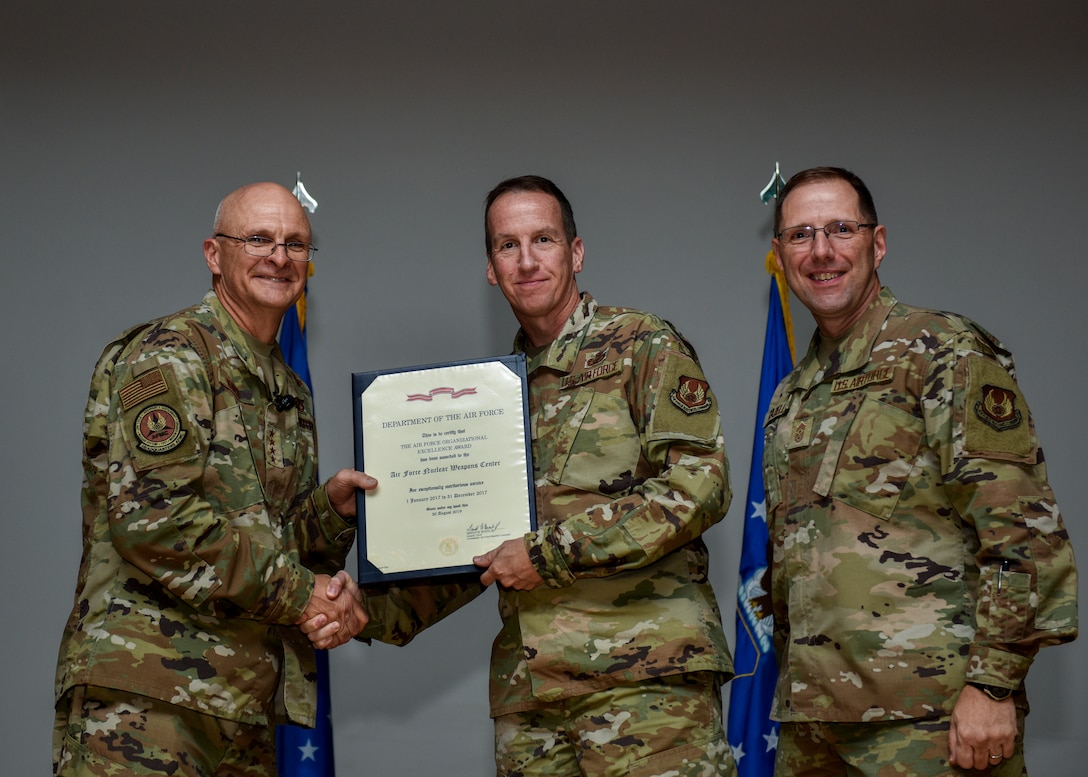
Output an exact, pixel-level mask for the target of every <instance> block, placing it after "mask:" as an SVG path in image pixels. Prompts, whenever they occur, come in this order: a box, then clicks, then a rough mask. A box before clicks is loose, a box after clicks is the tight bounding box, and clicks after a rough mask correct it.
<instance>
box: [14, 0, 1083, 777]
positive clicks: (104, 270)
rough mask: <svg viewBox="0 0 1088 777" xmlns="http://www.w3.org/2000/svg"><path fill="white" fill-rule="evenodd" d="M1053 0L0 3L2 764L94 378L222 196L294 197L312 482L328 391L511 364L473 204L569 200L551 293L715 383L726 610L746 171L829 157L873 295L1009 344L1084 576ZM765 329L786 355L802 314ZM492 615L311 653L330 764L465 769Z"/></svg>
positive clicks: (751, 348)
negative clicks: (304, 276)
mask: <svg viewBox="0 0 1088 777" xmlns="http://www.w3.org/2000/svg"><path fill="white" fill-rule="evenodd" d="M1085 8H1086V7H1085V5H1084V4H1083V3H1081V2H1073V0H1070V1H1069V2H1048V1H1046V0H1043V1H1042V2H1034V3H1031V4H1030V5H1025V4H998V3H949V2H933V1H926V2H913V3H867V2H827V3H806V2H796V1H794V0H775V2H759V1H758V0H753V1H752V2H745V3H740V2H724V0H720V1H719V2H672V3H666V2H648V1H646V0H628V1H627V2H616V1H615V0H593V2H587V1H585V0H583V1H582V2H574V1H573V0H556V1H555V2H551V3H531V2H524V0H478V1H477V2H473V3H445V2H438V0H402V2H397V3H388V2H376V1H375V0H360V2H355V3H346V2H345V3H334V2H324V3H308V4H304V3H286V2H281V1H278V0H277V1H274V2H263V3H245V2H231V3H222V2H218V3H213V2H190V3H185V4H182V3H147V2H104V3H75V2H69V3H57V2H43V1H42V0H37V1H36V2H30V1H28V0H7V2H6V3H5V6H4V11H3V12H2V14H3V18H2V20H0V21H2V25H3V29H4V31H5V35H4V38H5V42H4V45H3V47H0V79H2V84H3V91H2V106H3V109H2V111H0V133H2V135H0V147H2V148H3V154H4V170H3V173H4V177H3V180H4V184H3V186H2V187H0V202H2V207H0V214H2V216H0V218H2V219H3V236H4V240H6V246H5V250H4V259H5V262H4V263H5V267H6V269H7V277H8V280H7V281H6V283H5V284H4V292H5V293H4V295H3V305H2V306H0V316H2V319H0V326H2V331H3V332H4V337H3V339H2V341H0V342H2V345H0V349H2V354H3V364H4V371H5V373H4V375H5V377H4V380H3V402H2V408H3V410H2V411H0V412H2V413H3V419H4V431H5V432H6V438H7V440H8V442H7V444H6V445H4V446H3V448H2V450H0V473H2V474H0V488H2V493H3V505H4V508H3V510H4V524H5V533H6V541H5V542H4V543H3V546H2V549H0V553H2V565H0V570H2V572H0V574H2V575H3V590H4V597H3V602H4V603H3V613H4V619H3V620H4V622H5V623H7V624H8V627H9V628H10V629H11V632H10V634H9V637H8V638H7V639H5V640H4V641H3V647H2V648H0V651H2V652H0V657H2V665H3V666H4V667H5V670H6V681H7V683H8V686H9V693H8V694H7V696H6V699H7V703H6V704H5V705H4V709H5V713H4V714H5V719H4V725H3V726H2V727H0V731H2V732H3V733H2V737H3V740H2V750H0V752H3V754H4V761H5V763H6V766H5V768H4V772H5V773H6V774H12V775H31V774H42V773H44V772H45V771H46V770H47V769H48V766H47V764H48V761H49V737H50V728H51V723H52V713H51V705H52V678H53V669H54V661H55V656H56V649H57V643H58V640H59V637H60V631H61V628H62V626H63V623H64V619H65V617H66V616H67V613H68V609H69V607H70V604H71V596H72V590H73V584H74V580H75V575H76V569H77V565H78V561H79V536H80V532H79V521H80V519H79V482H80V476H81V472H80V459H79V449H80V425H81V414H82V410H83V406H84V402H85V398H86V391H87V379H88V377H89V374H90V370H91V368H92V366H93V364H94V361H95V358H96V357H97V355H98V353H99V351H100V349H101V347H102V345H103V344H104V343H105V342H106V340H107V339H108V338H109V337H111V336H112V335H114V334H115V333H117V332H119V331H120V330H121V329H122V328H124V327H126V326H128V325H129V324H132V323H135V322H138V321H142V320H145V319H146V318H149V317H152V316H154V315H158V314H162V313H165V312H168V311H172V310H175V309H178V308H180V307H183V306H185V305H188V304H191V303H192V302H194V301H196V300H197V299H198V298H199V297H200V296H201V294H202V293H203V292H204V290H205V289H206V288H207V287H208V285H209V277H208V272H207V269H206V267H205V265H204V261H203V257H202V255H201V251H200V244H201V240H202V239H203V238H204V237H206V236H207V235H208V234H209V232H210V226H211V220H212V214H213V211H214V208H215V205H216V203H217V202H218V200H219V198H220V197H221V196H222V195H224V194H225V193H226V192H228V191H229V190H231V189H233V188H234V187H236V186H238V185H240V184H243V183H248V182H252V181H256V180H266V179H272V180H276V181H279V182H282V183H284V184H287V185H288V186H290V185H291V184H292V183H293V181H294V175H295V173H296V171H301V172H302V174H303V178H304V181H305V182H306V184H307V186H308V188H309V189H310V191H311V193H312V194H313V195H314V196H315V197H316V198H317V200H318V201H319V202H320V207H319V209H318V211H317V213H316V215H315V216H314V217H313V223H314V227H315V233H316V242H317V244H318V245H319V246H320V253H319V254H318V259H317V263H316V268H317V273H316V275H315V277H314V278H313V279H312V282H311V286H310V288H311V296H310V300H311V308H310V310H311V317H310V326H309V343H310V360H311V367H312V370H313V376H314V384H315V393H316V400H317V408H318V417H319V419H320V421H319V430H320V435H321V443H322V444H321V455H322V461H323V465H322V466H323V470H324V472H325V473H326V474H328V473H330V472H331V471H332V470H334V469H335V468H338V467H340V466H346V465H349V464H350V462H351V451H352V442H351V423H352V422H351V411H350V379H349V376H350V373H351V372H352V371H360V370H365V369H376V368H385V367H395V366H407V365H412V364H421V363H427V362H433V361H437V360H445V359H457V358H470V357H477V356H485V355H494V354H499V353H506V352H507V351H508V349H509V345H510V339H511V337H512V335H513V332H514V329H515V322H514V320H513V318H512V316H511V315H510V313H509V312H508V309H507V307H506V305H505V303H504V302H503V300H502V298H501V295H500V294H499V292H498V291H497V290H495V289H493V288H491V287H489V286H488V285H487V284H486V282H485V279H484V255H483V250H482V240H483V238H482V227H481V216H482V214H481V206H482V199H483V197H484V195H485V193H486V192H487V190H488V189H489V188H490V187H491V186H492V185H493V184H494V183H496V182H497V181H498V180H500V179H502V178H504V177H506V176H509V175H515V174H520V173H525V172H534V173H540V174H543V175H547V176H549V177H552V178H553V179H555V180H556V181H557V182H558V183H559V184H560V186H561V187H563V188H564V189H565V190H566V192H567V194H568V195H569V196H570V198H571V200H572V201H573V203H574V207H575V212H576V216H577V218H578V224H579V226H580V232H581V235H582V236H583V238H584V239H585V243H586V246H587V252H586V269H585V271H584V272H583V273H582V275H581V285H582V287H583V288H585V289H588V290H590V291H592V292H593V293H594V294H595V295H596V296H597V297H598V299H600V300H601V301H602V303H606V304H608V303H614V304H625V305H632V306H639V307H645V308H648V309H651V310H653V311H655V312H657V313H659V314H661V315H663V316H665V317H667V318H669V319H670V320H672V321H673V322H674V323H675V324H676V325H677V326H678V327H679V328H680V329H681V330H682V331H683V332H684V333H685V334H686V335H687V336H688V337H689V338H690V339H691V340H692V341H693V342H694V343H695V345H696V346H697V347H698V349H699V352H700V354H701V357H702V360H703V362H704V364H705V367H706V371H707V374H708V376H709V378H710V380H711V382H712V384H713V385H714V387H715V389H716V391H717V394H718V397H719V399H720V402H721V406H722V411H723V419H724V423H725V433H726V441H727V444H728V446H729V450H730V453H731V461H732V465H733V485H734V489H735V490H736V491H737V492H739V493H740V494H741V496H739V497H737V498H736V499H734V503H733V507H732V508H731V509H730V511H729V513H728V516H727V517H726V519H725V521H724V522H723V523H722V524H720V525H719V526H718V527H716V528H715V529H714V530H713V531H712V532H711V533H710V535H709V536H708V540H709V542H710V544H711V546H712V551H713V553H714V562H713V563H714V566H713V575H714V579H715V583H716V586H717V590H718V595H719V599H720V601H721V603H722V606H723V609H725V610H726V611H727V615H729V614H730V613H731V611H732V609H733V606H734V605H733V601H734V595H735V590H736V585H735V580H736V574H737V560H738V550H739V543H740V536H741V533H740V532H741V530H740V527H741V522H742V513H743V507H744V505H743V502H744V498H743V493H744V489H745V485H746V482H747V476H748V465H749V459H750V453H749V452H750V448H751V442H752V434H753V429H754V425H755V418H754V406H755V392H756V385H757V381H758V370H759V361H760V354H761V349H762V338H763V328H764V322H765V316H766V305H767V276H766V274H765V272H764V256H765V254H766V251H767V249H768V246H769V232H770V220H771V209H770V208H769V207H767V206H764V205H762V204H761V203H760V201H759V199H758V196H757V195H758V192H759V191H760V189H761V188H762V187H763V186H764V184H765V183H766V182H767V181H768V179H769V177H770V174H771V172H772V170H773V168H774V163H775V162H776V161H778V162H781V164H782V167H783V172H784V173H785V174H786V175H787V176H788V175H789V174H790V173H792V172H795V171H796V170H798V169H800V168H802V167H807V166H811V165H815V164H837V165H843V166H847V167H850V168H852V169H854V170H855V171H857V172H858V173H859V174H861V175H862V176H863V177H864V178H865V179H866V180H867V182H868V183H869V184H870V186H871V188H872V189H873V192H874V194H875V197H876V200H877V205H878V207H879V212H880V216H881V220H882V221H883V222H884V223H885V224H886V225H887V226H888V247H889V251H888V256H887V258H886V260H885V262H884V265H883V268H882V277H883V280H884V281H885V283H888V284H889V285H891V286H892V288H893V289H894V290H895V291H896V292H897V294H898V295H899V296H900V297H901V298H902V299H904V300H905V301H909V302H914V303H917V304H924V305H928V306H932V307H937V308H947V309H955V310H958V311H960V312H963V313H965V314H968V315H970V316H973V317H975V318H977V319H978V320H979V321H980V322H981V323H982V324H983V325H984V326H987V327H988V328H989V329H991V330H992V331H994V332H995V333H996V334H997V335H998V336H999V337H1001V338H1002V339H1004V340H1005V342H1006V343H1007V344H1008V345H1009V346H1010V347H1011V348H1012V349H1013V350H1014V351H1015V353H1016V354H1017V357H1018V367H1019V370H1020V378H1021V383H1022V386H1023V389H1024V390H1025V392H1026V393H1027V396H1028V398H1029V399H1030V401H1031V406H1032V409H1033V410H1034V413H1035V418H1036V421H1037V425H1038V429H1039V432H1040V434H1041V436H1042V439H1043V442H1044V445H1045V447H1046V452H1047V455H1048V460H1049V462H1050V475H1051V480H1052V483H1053V485H1054V487H1055V490H1056V492H1057V495H1058V498H1059V500H1060V501H1061V503H1062V504H1063V506H1064V508H1065V515H1066V521H1067V524H1068V526H1069V529H1070V531H1071V533H1072V534H1073V535H1074V539H1075V540H1076V541H1077V542H1078V543H1079V545H1080V549H1081V551H1082V556H1083V555H1084V547H1085V544H1086V543H1088V531H1086V523H1085V518H1084V510H1083V501H1084V500H1083V498H1082V496H1081V493H1080V492H1078V491H1077V479H1078V478H1079V477H1083V474H1082V471H1081V470H1082V464H1083V455H1082V453H1081V451H1082V449H1083V445H1084V440H1085V439H1088V423H1086V421H1085V418H1086V413H1085V410H1084V391H1085V387H1086V381H1085V377H1086V374H1085V367H1084V361H1083V359H1084V336H1085V333H1086V316H1085V311H1084V307H1083V306H1082V304H1081V299H1082V295H1083V289H1084V286H1085V280H1086V271H1085V266H1084V259H1083V253H1084V241H1083V240H1082V239H1081V234H1082V229H1083V227H1082V225H1081V223H1080V222H1081V220H1082V219H1083V217H1084V211H1085V205H1086V204H1088V203H1086V199H1085V196H1084V189H1083V181H1084V179H1085V177H1086V174H1088V154H1086V153H1085V150H1084V148H1083V141H1084V138H1085V135H1086V130H1088V107H1086V100H1085V81H1086V79H1085V76H1086V74H1088V47H1086V46H1085V45H1084V40H1083V34H1084V31H1085V30H1086V29H1088V11H1086V10H1085ZM794 312H795V314H796V319H797V320H796V336H797V340H798V344H799V346H800V347H803V346H804V343H805V342H807V339H808V336H809V333H810V332H811V327H812V323H811V319H809V318H808V317H807V315H802V313H803V310H801V309H800V306H799V305H798V304H796V303H795V304H794ZM1082 592H1083V586H1082ZM729 620H730V622H731V617H730V618H729ZM497 628H498V616H497V614H496V611H495V597H494V592H493V591H492V592H489V593H488V595H486V596H484V597H483V598H482V599H480V600H478V601H476V602H474V603H473V604H472V605H471V606H469V607H468V608H467V609H466V610H465V611H463V612H461V613H459V614H458V615H456V616H454V617H453V618H451V619H450V620H448V621H446V622H444V623H442V624H440V625H439V626H437V627H435V628H434V629H433V630H431V631H430V632H428V633H425V634H423V635H422V636H420V637H419V638H418V639H417V640H416V641H415V642H414V643H412V644H411V645H409V646H408V647H406V648H392V647H387V646H381V645H379V646H374V647H369V648H368V647H366V646H364V645H361V644H351V645H348V646H345V647H342V648H340V649H338V650H337V651H335V652H334V653H333V656H332V677H333V720H334V731H335V734H336V762H337V765H338V768H339V774H340V775H341V777H346V776H347V775H355V774H365V775H379V774H404V775H432V774H442V775H450V776H451V777H454V776H459V775H465V776H466V777H467V776H469V775H472V776H474V777H479V776H480V775H486V774H488V773H489V772H491V769H492V767H491V755H490V753H491V726H490V721H489V720H488V717H487V700H486V672H487V661H488V652H489V646H490V641H491V639H492V637H493V636H494V634H495V633H496V631H497ZM1086 664H1088V642H1086V641H1085V640H1082V641H1081V642H1079V643H1074V644H1073V645H1071V646H1064V647H1061V648H1056V649H1051V650H1047V651H1045V652H1044V653H1043V654H1042V660H1041V661H1039V662H1037V666H1036V667H1035V668H1034V669H1033V670H1032V673H1031V677H1030V686H1031V689H1032V698H1033V700H1034V702H1035V710H1034V712H1033V713H1032V715H1031V717H1030V719H1029V740H1030V742H1029V759H1030V762H1031V763H1032V764H1033V766H1034V769H1033V771H1034V773H1035V774H1036V775H1057V774H1071V773H1082V770H1083V756H1082V754H1081V751H1082V750H1083V746H1084V743H1083V739H1084V737H1085V735H1086V734H1088V726H1086V724H1085V717H1084V712H1083V702H1081V701H1080V700H1082V699H1083V698H1085V697H1086V696H1088V670H1086V669H1085V666H1086ZM1078 740H1080V741H1078Z"/></svg>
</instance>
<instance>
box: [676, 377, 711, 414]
mask: <svg viewBox="0 0 1088 777" xmlns="http://www.w3.org/2000/svg"><path fill="white" fill-rule="evenodd" d="M709 388H710V384H709V383H707V382H706V381H705V380H702V379H700V378H692V377H690V376H688V375H681V376H680V377H679V379H678V380H677V383H676V387H675V388H674V389H672V391H670V392H669V399H670V400H672V403H673V404H674V405H676V406H677V407H678V408H680V409H681V410H683V411H684V412H685V413H687V414H688V415H692V414H694V413H705V412H706V411H707V410H709V409H710V406H711V405H712V404H713V403H712V402H711V400H710V392H709V390H708V389H709Z"/></svg>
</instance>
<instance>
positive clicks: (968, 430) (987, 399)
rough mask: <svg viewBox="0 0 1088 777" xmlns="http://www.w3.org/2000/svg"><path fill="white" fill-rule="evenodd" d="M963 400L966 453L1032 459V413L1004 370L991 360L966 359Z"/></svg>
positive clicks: (1033, 449)
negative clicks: (964, 399) (964, 405)
mask: <svg viewBox="0 0 1088 777" xmlns="http://www.w3.org/2000/svg"><path fill="white" fill-rule="evenodd" d="M965 397H966V401H965V404H966V407H965V408H964V409H963V415H964V419H963V424H964V434H963V444H964V448H965V450H966V451H967V452H968V453H979V454H982V455H987V454H989V455H994V454H997V455H998V456H999V457H1000V458H1006V457H1015V458H1017V459H1022V460H1025V461H1029V460H1032V459H1033V458H1034V456H1035V448H1036V443H1035V436H1034V433H1033V431H1032V428H1031V422H1030V418H1031V413H1030V411H1029V410H1028V407H1027V402H1025V401H1024V397H1023V395H1021V394H1020V390H1019V388H1018V387H1017V385H1016V382H1015V381H1014V380H1013V379H1012V376H1011V375H1009V373H1008V372H1006V371H1005V369H1003V368H1002V367H1001V366H1000V365H999V364H997V363H996V362H994V361H992V360H990V359H984V358H981V357H971V358H969V360H968V363H967V386H966V394H965Z"/></svg>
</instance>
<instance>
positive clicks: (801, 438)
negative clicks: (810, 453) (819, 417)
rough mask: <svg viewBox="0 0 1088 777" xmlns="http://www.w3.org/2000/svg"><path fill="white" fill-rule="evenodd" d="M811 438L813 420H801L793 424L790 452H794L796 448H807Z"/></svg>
mask: <svg viewBox="0 0 1088 777" xmlns="http://www.w3.org/2000/svg"><path fill="white" fill-rule="evenodd" d="M811 437H812V419H811V418H799V419H797V420H796V421H794V422H793V428H792V429H791V430H790V441H789V445H788V446H787V447H788V448H789V449H790V450H793V449H794V448H807V447H808V444H809V440H810V438H811Z"/></svg>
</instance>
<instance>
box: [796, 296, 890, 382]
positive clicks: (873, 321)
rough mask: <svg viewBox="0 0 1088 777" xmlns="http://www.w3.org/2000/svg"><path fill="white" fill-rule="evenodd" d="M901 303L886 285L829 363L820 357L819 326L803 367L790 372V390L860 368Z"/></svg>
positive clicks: (813, 336)
mask: <svg viewBox="0 0 1088 777" xmlns="http://www.w3.org/2000/svg"><path fill="white" fill-rule="evenodd" d="M897 304H898V300H897V299H896V298H895V295H894V294H892V291H891V289H889V288H888V287H887V286H882V287H881V289H880V294H878V295H877V298H876V299H875V300H873V301H872V302H871V303H869V307H867V308H866V309H865V312H864V313H862V315H861V318H859V319H858V320H857V321H856V322H855V323H854V325H853V326H852V327H850V329H849V331H848V332H847V333H846V336H845V337H843V339H842V342H840V343H839V346H838V347H837V348H836V349H835V350H834V351H832V352H831V355H830V356H829V357H828V360H827V363H826V365H824V364H820V363H819V359H818V358H817V357H816V354H817V351H818V350H819V347H820V330H819V329H817V330H816V332H815V333H814V334H813V335H812V339H811V340H810V341H809V344H808V352H807V353H806V354H805V358H804V359H803V360H802V362H801V369H800V370H798V371H797V372H794V373H792V374H791V375H790V377H789V378H788V380H789V381H790V385H789V390H790V391H792V390H793V389H795V388H799V387H801V388H806V389H808V388H811V387H812V386H814V385H815V384H817V383H820V382H822V381H824V380H826V379H827V378H830V377H832V376H834V375H840V374H842V373H848V372H854V371H855V370H860V369H861V368H862V367H864V366H865V365H866V364H868V363H869V356H870V355H871V354H872V351H873V346H874V345H875V344H876V338H877V337H878V336H879V334H880V333H881V332H882V331H883V329H884V323H885V322H886V321H887V320H888V316H889V315H890V314H891V312H892V308H894V307H895V306H896V305H897Z"/></svg>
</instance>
